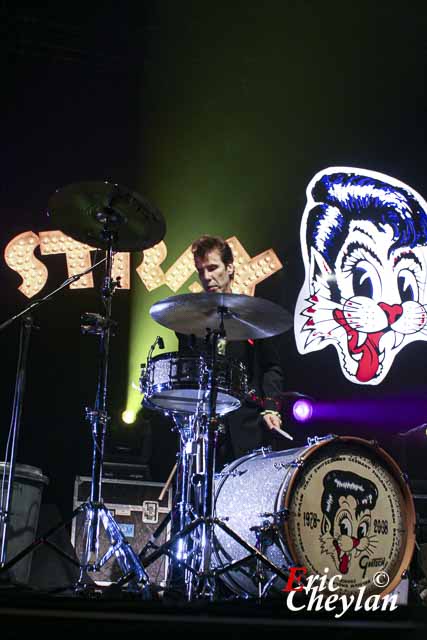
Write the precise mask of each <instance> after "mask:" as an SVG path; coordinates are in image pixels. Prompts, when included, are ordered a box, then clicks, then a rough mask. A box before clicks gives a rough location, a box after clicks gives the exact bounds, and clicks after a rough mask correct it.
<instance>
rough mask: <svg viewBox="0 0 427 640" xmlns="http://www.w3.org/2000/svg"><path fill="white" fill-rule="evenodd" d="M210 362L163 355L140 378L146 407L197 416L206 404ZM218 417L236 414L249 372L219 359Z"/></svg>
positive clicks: (231, 362) (217, 378)
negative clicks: (205, 396) (199, 406)
mask: <svg viewBox="0 0 427 640" xmlns="http://www.w3.org/2000/svg"><path fill="white" fill-rule="evenodd" d="M208 364H209V362H208V361H207V359H206V358H203V357H202V356H180V355H179V354H178V353H177V352H175V353H162V354H160V355H158V356H155V357H154V358H152V359H151V360H150V361H149V362H148V364H147V367H146V369H145V371H144V373H143V375H142V376H141V380H140V386H141V391H142V393H144V400H143V403H144V406H147V407H149V408H152V409H161V410H163V411H166V412H168V413H181V414H182V413H184V414H187V413H195V412H196V409H197V405H198V404H199V403H200V402H201V401H202V400H203V395H204V392H203V387H204V385H206V381H207V365H208ZM216 376H217V377H216V386H217V389H218V395H217V400H216V413H217V414H218V415H225V414H226V413H229V412H230V411H235V410H236V409H238V408H239V407H240V405H241V401H242V399H243V397H244V396H245V394H246V393H247V392H248V382H247V373H246V368H245V366H244V365H243V363H241V362H237V361H235V360H231V359H229V358H224V357H220V356H218V358H217V359H216Z"/></svg>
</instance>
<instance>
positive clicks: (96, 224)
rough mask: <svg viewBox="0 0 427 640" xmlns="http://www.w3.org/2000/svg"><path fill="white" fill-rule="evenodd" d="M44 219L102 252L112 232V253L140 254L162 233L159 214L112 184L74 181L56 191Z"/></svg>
mask: <svg viewBox="0 0 427 640" xmlns="http://www.w3.org/2000/svg"><path fill="white" fill-rule="evenodd" d="M48 216H49V217H50V218H51V219H52V222H54V223H55V226H56V227H57V228H58V229H60V230H61V231H63V232H64V233H66V234H67V235H69V236H71V237H72V238H74V239H75V240H78V241H79V242H84V243H85V244H89V245H91V246H93V247H97V248H101V249H106V248H107V247H108V235H107V234H106V231H105V226H106V225H107V226H108V229H111V230H112V231H113V243H112V244H113V249H114V250H116V251H143V250H144V249H149V248H150V247H153V246H154V245H155V244H157V243H158V242H160V241H161V240H162V239H163V238H164V236H165V233H166V224H165V221H164V218H163V214H162V213H161V212H160V211H159V210H158V209H156V207H154V206H153V205H152V204H150V203H149V202H148V201H147V200H145V198H143V197H142V196H140V195H139V194H137V193H135V192H134V191H130V189H128V188H127V187H124V186H121V185H118V184H113V183H112V182H78V183H74V184H70V185H68V186H66V187H64V188H62V189H58V190H57V191H56V192H55V193H54V194H53V195H52V196H51V198H50V199H49V207H48Z"/></svg>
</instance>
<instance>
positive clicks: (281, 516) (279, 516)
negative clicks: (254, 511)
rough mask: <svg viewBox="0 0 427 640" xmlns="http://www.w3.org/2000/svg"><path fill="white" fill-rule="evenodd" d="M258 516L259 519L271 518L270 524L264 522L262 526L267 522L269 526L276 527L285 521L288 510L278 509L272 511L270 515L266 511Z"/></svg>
mask: <svg viewBox="0 0 427 640" xmlns="http://www.w3.org/2000/svg"><path fill="white" fill-rule="evenodd" d="M258 516H259V517H260V518H273V522H272V523H270V522H269V521H264V524H265V523H266V522H267V523H268V524H270V525H272V524H274V525H278V524H281V523H282V522H283V521H284V520H286V518H287V517H288V516H289V509H288V508H287V507H285V508H284V509H280V510H279V511H273V512H272V513H269V512H268V511H267V512H266V513H259V514H258Z"/></svg>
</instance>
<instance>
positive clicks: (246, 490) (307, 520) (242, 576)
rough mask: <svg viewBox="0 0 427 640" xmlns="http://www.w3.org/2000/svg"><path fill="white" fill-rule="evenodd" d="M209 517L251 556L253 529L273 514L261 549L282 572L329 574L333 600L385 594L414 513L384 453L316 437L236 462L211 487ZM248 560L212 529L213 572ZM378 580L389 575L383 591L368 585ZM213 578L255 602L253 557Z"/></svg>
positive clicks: (402, 566) (405, 558) (272, 580)
mask: <svg viewBox="0 0 427 640" xmlns="http://www.w3.org/2000/svg"><path fill="white" fill-rule="evenodd" d="M331 486H333V489H331ZM334 504H335V505H336V507H337V508H336V509H335V510H334V509H333V508H332V506H333V505H334ZM215 509H216V516H217V517H218V518H220V519H224V521H225V523H226V524H227V525H228V526H229V527H230V528H231V529H233V530H234V531H235V532H236V533H237V534H238V535H239V536H240V537H241V538H243V539H244V540H245V541H246V542H248V543H249V544H251V545H253V546H255V547H256V546H257V528H259V527H262V526H263V527H264V528H265V527H266V525H267V530H268V525H269V523H270V524H273V523H274V518H273V514H276V520H275V522H276V523H278V527H277V528H276V535H266V536H265V537H264V541H265V543H266V544H265V545H264V547H263V548H260V550H261V551H262V552H263V553H264V554H265V556H266V557H267V558H268V559H269V560H270V561H272V562H273V563H274V564H275V565H276V566H277V567H279V568H281V569H286V568H290V567H291V566H297V567H305V568H306V570H307V576H309V575H319V576H323V575H325V573H326V572H327V574H328V576H329V577H332V576H333V575H337V576H338V580H339V593H340V594H346V595H351V594H356V595H357V594H358V593H359V592H360V590H361V589H362V588H363V590H364V596H365V597H367V596H369V595H377V594H378V595H381V596H383V595H385V594H387V593H389V592H391V591H392V590H393V589H394V588H395V587H396V586H397V585H398V584H399V582H400V581H401V579H402V575H403V573H404V572H405V571H406V570H407V568H408V566H409V563H410V560H411V557H412V554H413V550H414V546H415V508H414V503H413V499H412V496H411V493H410V490H409V488H408V486H407V483H406V481H405V479H404V477H403V474H402V473H401V471H400V469H399V467H398V465H397V464H396V462H395V461H394V460H393V459H392V458H391V457H390V456H389V455H388V454H387V453H386V452H385V451H384V450H383V449H381V448H380V447H378V446H377V445H375V444H374V443H372V442H368V441H366V440H362V439H360V438H356V437H350V436H344V437H334V436H328V437H326V438H315V439H314V440H313V441H311V442H310V443H309V444H308V445H306V446H305V447H300V448H298V449H290V450H288V451H281V452H274V453H271V452H266V451H265V450H260V451H258V452H254V453H253V454H251V455H248V456H245V457H244V458H240V459H239V460H236V461H234V462H233V463H232V464H230V465H228V466H227V467H226V468H225V469H224V470H223V472H222V474H220V477H219V478H218V480H217V482H216V490H215ZM280 515H282V516H284V517H282V518H280ZM274 531H275V529H274V527H273V526H272V527H270V532H274ZM246 555H247V551H246V550H245V549H244V548H243V547H242V546H241V545H240V544H239V543H238V541H236V540H234V539H233V538H231V537H230V536H229V535H228V534H227V533H226V532H225V531H223V530H222V529H221V528H220V527H218V526H217V527H216V528H215V553H214V562H215V566H216V567H222V566H224V565H225V564H227V563H229V562H235V561H237V560H241V559H242V558H244V557H245V556H246ZM263 572H264V574H265V580H264V583H263V585H264V587H265V586H266V585H267V587H266V588H267V589H268V590H272V591H274V590H276V591H280V590H281V589H282V588H283V587H284V582H283V581H282V580H281V579H280V578H278V577H277V576H276V575H275V574H274V572H272V571H271V570H270V569H266V568H265V567H264V568H263ZM378 573H380V574H382V575H386V576H387V583H386V584H385V583H384V582H383V583H381V584H379V583H378V584H377V583H376V576H377V574H378ZM220 575H221V579H222V580H223V581H224V582H225V584H227V586H228V587H229V588H230V589H231V590H232V591H233V592H235V593H237V594H239V595H244V596H246V597H256V596H257V595H258V585H257V579H256V562H255V560H254V559H253V558H251V559H249V560H248V561H247V562H245V564H244V565H243V566H240V567H238V568H233V569H232V570H230V571H226V572H225V573H222V574H220Z"/></svg>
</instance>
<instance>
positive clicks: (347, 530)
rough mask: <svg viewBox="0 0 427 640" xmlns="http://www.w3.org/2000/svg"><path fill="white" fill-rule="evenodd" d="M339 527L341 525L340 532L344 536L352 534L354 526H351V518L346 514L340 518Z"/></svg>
mask: <svg viewBox="0 0 427 640" xmlns="http://www.w3.org/2000/svg"><path fill="white" fill-rule="evenodd" d="M339 527H340V534H341V535H342V536H351V534H352V526H351V522H350V519H349V518H348V517H347V516H344V518H342V519H341V520H340V524H339Z"/></svg>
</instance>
